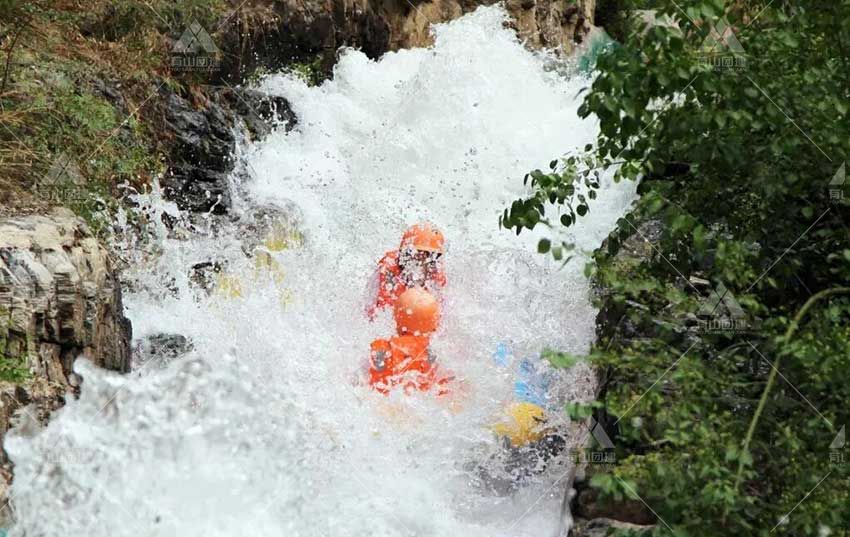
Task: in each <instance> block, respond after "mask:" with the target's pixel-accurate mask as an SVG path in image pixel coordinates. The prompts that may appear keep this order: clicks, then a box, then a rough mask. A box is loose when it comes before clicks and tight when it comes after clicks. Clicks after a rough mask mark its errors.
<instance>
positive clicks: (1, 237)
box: [0, 209, 131, 384]
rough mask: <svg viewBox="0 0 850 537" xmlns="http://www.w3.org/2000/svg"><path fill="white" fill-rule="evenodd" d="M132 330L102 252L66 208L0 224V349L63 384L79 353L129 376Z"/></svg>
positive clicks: (83, 225) (37, 373)
mask: <svg viewBox="0 0 850 537" xmlns="http://www.w3.org/2000/svg"><path fill="white" fill-rule="evenodd" d="M130 334H131V327H130V322H129V321H128V320H127V319H126V318H125V317H124V314H123V306H122V303H121V290H120V288H119V285H118V281H117V278H116V276H115V274H114V273H113V270H112V264H111V261H110V259H109V256H108V254H107V252H106V250H105V249H104V248H103V247H101V246H100V245H99V244H98V242H97V240H96V239H95V238H93V237H92V236H91V233H90V232H89V230H88V228H87V226H86V224H85V223H84V222H83V221H82V220H80V219H79V218H77V217H75V216H74V215H73V214H72V213H71V212H70V211H68V210H66V209H58V210H57V211H56V212H54V213H53V214H52V215H50V216H39V215H34V216H27V217H21V218H7V219H3V220H0V343H2V345H0V350H2V351H3V354H4V357H5V358H6V359H7V360H23V361H25V363H26V366H27V368H28V369H29V370H30V371H31V372H32V373H33V374H35V375H38V376H41V377H44V378H47V379H48V380H50V381H52V382H57V383H61V384H67V375H68V374H69V373H70V372H71V370H72V366H73V362H74V360H75V359H76V358H77V356H79V355H81V354H82V355H85V356H86V357H87V358H89V359H90V360H92V361H93V362H94V363H95V364H96V365H99V366H101V367H105V368H107V369H113V370H116V371H122V372H123V371H128V370H129V358H130V348H129V341H130Z"/></svg>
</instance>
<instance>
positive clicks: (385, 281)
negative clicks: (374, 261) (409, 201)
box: [366, 223, 446, 320]
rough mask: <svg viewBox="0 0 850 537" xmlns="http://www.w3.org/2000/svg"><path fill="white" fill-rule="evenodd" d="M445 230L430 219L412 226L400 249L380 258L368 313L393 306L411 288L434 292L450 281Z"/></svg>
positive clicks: (373, 278) (372, 316)
mask: <svg viewBox="0 0 850 537" xmlns="http://www.w3.org/2000/svg"><path fill="white" fill-rule="evenodd" d="M444 248H445V238H444V237H443V233H442V232H441V231H440V230H439V229H437V228H436V227H435V226H434V225H432V224H429V223H420V224H415V225H413V226H411V227H409V228H408V229H407V230H406V231H405V232H404V234H403V235H402V238H401V244H400V245H399V247H398V250H390V251H389V252H387V253H386V254H384V257H383V258H381V260H380V261H379V262H378V267H377V269H376V270H375V273H374V275H373V277H372V280H371V282H370V286H369V299H368V305H367V308H366V314H367V315H368V317H369V319H370V320H371V319H374V318H375V316H376V315H377V313H378V312H379V311H380V310H382V309H384V308H388V307H389V308H392V307H393V306H394V305H395V303H396V301H397V300H398V298H399V297H400V296H401V295H402V294H403V293H404V292H405V291H407V290H408V289H411V288H422V289H426V290H428V291H430V292H432V293H434V292H437V291H438V290H439V289H441V288H442V287H444V286H445V285H446V275H445V272H444V271H443V261H442V256H443V252H444Z"/></svg>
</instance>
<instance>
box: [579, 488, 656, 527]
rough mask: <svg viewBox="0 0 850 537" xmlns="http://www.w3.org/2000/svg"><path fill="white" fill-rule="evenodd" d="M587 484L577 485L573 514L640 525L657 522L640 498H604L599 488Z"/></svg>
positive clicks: (586, 517)
mask: <svg viewBox="0 0 850 537" xmlns="http://www.w3.org/2000/svg"><path fill="white" fill-rule="evenodd" d="M585 485H586V483H582V484H577V485H576V495H575V498H574V499H573V505H572V513H573V516H575V517H578V518H584V519H594V518H604V519H611V520H616V521H618V522H627V523H630V524H638V525H647V524H654V523H655V515H653V514H652V511H650V510H649V509H648V508H647V507H646V505H645V504H644V503H643V502H641V501H640V500H632V499H623V500H621V501H613V500H603V499H601V498H600V497H599V491H598V490H597V489H595V488H591V487H588V486H585Z"/></svg>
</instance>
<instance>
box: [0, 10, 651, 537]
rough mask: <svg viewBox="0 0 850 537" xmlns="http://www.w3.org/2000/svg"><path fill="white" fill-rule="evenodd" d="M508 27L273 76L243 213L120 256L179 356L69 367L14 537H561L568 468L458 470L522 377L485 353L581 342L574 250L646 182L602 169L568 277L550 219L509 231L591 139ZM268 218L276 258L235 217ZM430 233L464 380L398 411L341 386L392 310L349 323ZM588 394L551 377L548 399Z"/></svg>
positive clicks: (19, 449) (24, 449)
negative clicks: (415, 227)
mask: <svg viewBox="0 0 850 537" xmlns="http://www.w3.org/2000/svg"><path fill="white" fill-rule="evenodd" d="M505 17H506V15H505V12H504V11H503V9H502V8H500V7H498V6H495V7H482V8H480V9H478V10H477V11H475V12H474V13H471V14H469V15H467V16H465V17H463V18H461V19H458V20H456V21H453V22H450V23H446V24H440V25H436V26H435V27H434V28H433V31H434V35H435V44H434V45H433V46H432V47H430V48H427V49H413V50H402V51H399V52H393V53H388V54H386V55H385V56H383V57H382V58H380V59H379V60H377V61H373V60H370V59H368V58H367V57H366V56H365V55H364V54H362V53H361V52H358V51H355V50H345V51H343V52H342V53H341V55H340V58H339V62H338V64H337V66H336V67H335V70H334V76H333V79H332V80H329V81H327V82H325V83H324V84H322V85H321V86H318V87H308V86H307V85H305V83H304V82H303V81H302V80H301V79H299V78H298V77H297V76H294V75H287V74H277V75H273V76H270V77H267V78H266V79H264V80H263V81H262V82H261V83H260V89H262V90H263V91H266V92H268V93H272V94H277V95H282V96H284V97H286V98H287V99H288V100H289V101H290V103H291V104H292V106H293V109H294V110H295V112H296V114H297V116H298V118H299V119H298V123H297V125H295V126H294V128H292V129H291V130H289V131H287V130H286V129H284V128H282V127H281V128H278V129H277V130H275V131H274V132H273V133H272V134H271V135H269V136H268V137H267V138H265V139H264V140H262V141H261V142H256V143H252V142H249V141H245V142H244V143H243V144H242V145H241V146H240V148H239V151H238V154H239V158H240V162H241V164H240V167H241V169H240V173H238V174H236V175H234V178H233V189H234V208H233V217H232V218H230V219H229V220H228V219H225V220H222V221H216V222H213V221H212V219H211V218H210V219H201V220H199V221H196V222H194V223H193V225H192V226H185V227H182V228H181V229H179V230H178V231H169V230H167V229H165V228H164V227H162V226H160V227H153V228H152V229H151V235H150V238H151V240H150V241H149V242H147V243H145V244H144V245H139V244H138V243H129V242H128V243H127V244H126V245H125V247H126V248H127V250H126V255H127V257H128V258H129V259H131V260H132V261H133V262H132V265H131V267H130V268H129V270H128V272H127V277H128V278H129V279H130V280H131V285H130V290H129V291H128V294H127V296H126V297H125V301H126V303H127V307H128V316H129V317H130V318H131V319H132V321H133V323H134V327H135V331H136V336H137V337H140V338H141V337H144V336H146V335H149V334H154V333H158V332H167V333H179V334H182V335H184V336H186V337H187V338H189V340H191V342H192V347H191V350H190V351H189V352H188V354H187V355H185V356H183V357H182V358H180V359H177V360H173V361H171V362H168V363H164V362H162V363H150V364H148V363H146V364H143V365H140V366H139V367H138V368H137V370H136V371H135V372H134V373H132V374H130V375H126V376H120V375H116V374H113V373H109V372H106V371H100V370H96V369H94V368H93V367H91V366H90V365H88V364H87V363H86V362H85V361H82V360H80V361H78V362H77V366H76V367H77V368H78V369H79V370H80V372H81V374H82V375H83V377H84V379H85V382H84V385H83V389H82V394H81V397H80V398H79V399H78V400H72V399H71V398H70V397H69V400H68V402H67V406H66V407H64V408H63V409H62V410H60V411H58V412H57V413H56V415H55V416H54V419H53V420H52V421H51V422H50V424H49V425H48V426H47V427H46V428H45V429H43V430H35V428H34V426H33V424H31V423H22V424H21V425H20V426H19V427H18V428H17V429H16V430H14V431H13V432H12V433H10V435H9V438H8V440H7V443H6V447H7V450H8V452H9V454H10V456H11V458H12V460H13V462H14V464H15V481H14V484H13V487H12V493H11V494H12V500H13V505H14V510H15V516H16V520H17V521H16V525H15V526H14V527H13V528H12V530H11V533H10V535H12V536H24V535H26V536H30V537H34V536H39V537H54V536H55V537H60V536H61V537H69V536H82V535H85V536H88V537H99V536H104V537H105V536H109V537H119V536H127V537H130V536H132V537H140V536H146V537H147V536H166V535H167V536H180V537H191V536H198V537H200V536H204V537H212V536H219V535H221V536H225V535H227V536H239V535H251V536H255V537H261V536H269V537H272V536H280V535H286V536H292V537H295V536H304V537H308V536H309V537H345V536H362V535H370V536H375V537H378V536H414V535H415V536H432V535H433V536H450V535H463V536H469V537H474V536H482V537H483V536H487V537H493V536H494V535H495V536H502V535H503V536H513V537H516V536H541V535H551V534H553V532H555V531H556V529H557V527H558V525H559V520H558V519H559V517H560V516H561V513H560V509H561V503H562V497H563V494H564V490H563V485H562V483H563V476H564V468H565V467H564V466H563V465H561V466H558V467H553V468H552V469H550V470H548V471H544V472H542V473H540V475H538V476H537V477H536V478H535V479H534V480H532V481H531V482H529V483H527V484H526V485H525V486H524V487H521V488H520V489H519V490H517V491H515V492H514V493H512V494H507V495H497V494H493V493H490V492H487V491H484V490H481V489H480V487H478V486H476V484H475V482H474V479H472V478H471V476H470V472H469V468H470V464H474V463H476V461H480V459H481V457H482V454H483V453H489V452H493V451H494V450H498V449H499V447H498V442H497V440H496V439H494V438H493V434H492V432H491V430H490V428H489V425H490V424H491V423H492V422H493V420H494V419H495V417H496V416H498V415H499V414H500V412H501V411H502V408H503V406H504V404H505V402H506V401H507V400H509V399H510V398H511V396H512V382H513V378H512V375H511V373H510V371H508V370H505V369H501V368H498V367H495V365H494V363H493V360H492V354H493V351H494V349H495V348H496V346H497V345H498V344H499V343H504V344H506V345H508V346H509V347H510V348H511V350H512V351H513V352H514V354H515V355H517V356H536V355H538V354H539V353H540V351H541V350H542V349H543V348H546V347H551V348H556V349H563V350H568V351H571V352H575V353H583V352H586V351H587V350H588V349H589V346H590V344H591V343H592V341H593V337H594V316H595V313H596V312H595V310H594V308H593V307H592V305H591V304H590V300H589V293H588V290H589V289H588V283H587V281H586V279H585V277H584V276H583V270H584V261H585V260H586V252H588V251H589V250H591V249H593V248H595V247H597V246H598V245H599V243H600V242H601V240H602V239H603V238H604V237H605V236H606V235H607V233H608V231H609V230H610V229H612V227H613V225H614V222H615V221H616V219H617V218H618V217H619V216H620V215H621V214H622V213H623V212H624V209H625V207H626V206H627V205H628V204H629V203H630V202H631V200H632V199H633V197H634V186H633V185H630V184H614V183H613V182H612V181H611V180H610V178H607V177H606V178H605V181H604V182H603V185H602V189H601V191H600V197H599V199H598V200H596V201H595V202H594V203H593V205H592V207H591V212H590V214H589V215H588V216H587V217H585V218H583V219H581V221H580V223H579V225H578V226H576V227H575V229H574V230H573V231H572V232H571V233H572V234H571V235H570V238H571V240H573V241H574V242H575V243H576V244H577V247H578V249H579V252H580V254H579V255H577V257H576V258H575V259H573V260H572V261H571V262H570V263H569V264H567V265H566V266H564V267H561V264H560V263H557V262H554V261H553V260H551V259H547V258H546V257H545V256H541V255H538V254H536V253H535V252H536V243H537V240H538V239H539V238H540V237H542V236H546V234H547V233H548V232H549V230H547V229H543V226H540V227H539V228H538V229H536V230H535V231H534V232H532V233H523V234H522V235H520V236H519V237H517V236H515V235H514V234H512V233H510V232H508V231H505V230H500V229H499V228H498V225H497V222H498V216H499V214H500V213H501V212H502V210H503V209H504V208H505V207H506V206H508V205H509V204H510V202H511V201H512V200H513V199H515V198H516V197H518V196H520V195H522V193H523V192H524V187H523V184H522V177H523V175H524V174H525V173H526V172H527V171H529V170H531V169H533V168H543V167H545V166H547V165H548V162H549V161H550V160H551V159H552V158H553V157H557V156H559V155H562V154H564V153H565V152H568V151H571V150H575V149H580V148H582V147H583V146H584V145H585V144H587V143H590V142H592V141H593V140H594V139H595V137H596V134H597V126H596V124H595V122H594V121H592V120H581V119H579V118H578V117H577V113H576V110H577V108H578V106H579V104H580V103H581V100H582V95H580V91H581V90H582V89H583V88H586V87H587V86H588V85H589V80H588V79H586V78H582V77H580V76H574V77H572V78H570V77H567V76H565V75H564V74H563V72H564V71H563V70H562V69H553V68H551V67H552V65H554V64H555V63H556V62H555V59H554V58H553V57H552V56H551V55H549V54H546V53H532V52H530V51H528V50H527V49H525V48H524V47H523V46H522V44H521V43H520V42H519V41H518V40H517V38H516V36H515V34H514V33H513V32H512V31H510V30H508V29H506V28H505V27H504V25H503V23H504V22H505ZM136 198H137V201H138V202H139V210H140V211H144V212H146V214H148V215H152V220H153V221H155V222H156V221H158V220H159V218H160V215H161V214H162V213H164V212H165V213H168V214H170V215H171V216H173V217H177V218H178V220H179V219H181V215H180V214H179V212H178V211H177V210H176V208H175V207H174V206H173V205H171V204H169V203H167V202H164V201H163V200H162V197H161V195H160V193H159V191H158V190H156V189H155V190H153V191H152V192H149V193H143V194H140V195H138V196H136ZM260 208H263V209H264V210H267V211H271V213H272V214H276V215H280V216H276V218H281V219H283V221H285V222H286V223H287V224H288V225H291V226H292V230H294V231H293V233H294V235H293V236H297V240H292V241H291V244H290V245H289V247H287V248H284V249H280V248H273V249H270V250H269V251H267V252H265V253H264V256H265V257H263V259H265V262H264V264H259V263H258V256H257V255H254V256H253V257H251V258H249V257H247V256H246V255H245V250H246V248H245V245H246V241H247V240H248V233H247V232H246V229H247V228H246V227H245V225H244V222H246V221H250V219H251V218H252V215H254V214H255V213H256V212H257V210H258V209H260ZM275 211H277V212H275ZM553 211H554V209H553ZM553 214H554V212H553ZM423 220H427V221H430V222H433V223H434V224H436V225H437V226H439V227H440V228H441V229H442V230H443V232H444V234H445V236H446V240H447V250H446V254H445V256H444V259H445V270H446V274H447V278H448V284H447V286H446V287H445V289H444V292H443V321H442V326H441V329H440V331H439V332H438V333H437V334H436V335H435V337H434V341H433V348H434V351H435V354H436V356H437V357H438V360H439V361H440V363H441V366H443V367H445V368H447V369H450V370H452V371H453V372H454V373H455V375H456V376H457V378H458V379H459V382H460V384H461V385H462V389H460V388H459V389H458V390H457V391H458V393H457V397H456V401H455V402H454V403H452V404H448V403H447V402H446V401H444V400H440V399H439V398H435V397H434V396H433V395H430V394H414V395H411V396H405V395H403V394H400V393H393V394H391V395H390V396H388V397H387V396H384V395H381V394H377V393H375V392H373V391H371V390H370V389H369V388H368V386H364V385H363V384H362V383H358V382H356V380H355V379H356V377H357V373H358V371H360V370H361V368H362V366H363V362H364V360H366V358H367V356H368V349H369V344H370V342H371V341H372V340H373V339H374V338H377V337H388V336H390V335H391V334H392V331H393V325H392V322H391V319H390V316H389V315H388V314H387V315H381V316H379V318H378V319H376V320H375V321H374V322H369V321H368V320H367V319H366V318H365V316H364V314H363V311H364V307H365V304H366V295H367V291H366V289H367V286H368V285H367V284H368V282H369V279H370V277H371V274H372V272H373V270H374V268H375V265H376V262H377V260H378V259H379V258H380V257H381V256H382V255H383V254H384V252H385V251H387V250H390V249H392V248H394V247H397V245H398V242H399V239H400V236H401V233H402V231H403V230H404V228H405V227H406V226H407V225H409V224H412V223H415V222H418V221H423ZM582 252H583V253H582ZM201 262H216V263H218V264H219V266H221V267H223V268H222V272H220V273H219V274H218V275H216V278H218V280H217V281H218V287H217V290H214V291H212V292H211V293H206V292H204V291H202V290H200V289H199V288H198V286H197V285H196V284H195V283H193V281H192V279H191V278H190V276H189V274H190V269H191V267H192V266H193V265H196V264H198V263H201ZM260 265H262V266H260ZM224 278H227V280H226V281H227V282H230V283H228V284H227V285H223V284H222V280H223V279H224ZM234 282H236V283H234ZM581 379H582V376H581V375H578V374H571V373H565V374H563V375H562V376H561V377H560V383H559V390H561V392H562V394H561V395H562V396H563V397H565V398H569V397H570V396H571V394H572V393H576V392H577V391H578V390H580V388H581V386H579V385H580V384H581Z"/></svg>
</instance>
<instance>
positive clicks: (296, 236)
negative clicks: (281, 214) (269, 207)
mask: <svg viewBox="0 0 850 537" xmlns="http://www.w3.org/2000/svg"><path fill="white" fill-rule="evenodd" d="M262 245H263V246H264V247H265V248H266V249H267V250H268V251H270V252H281V251H283V250H287V249H289V248H300V247H301V246H303V245H304V235H302V234H301V232H300V231H298V230H297V229H293V228H292V227H291V226H290V225H288V224H287V223H285V222H276V223H275V224H274V225H273V226H272V228H271V230H270V231H269V233H268V235H266V238H265V239H263V242H262Z"/></svg>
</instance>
